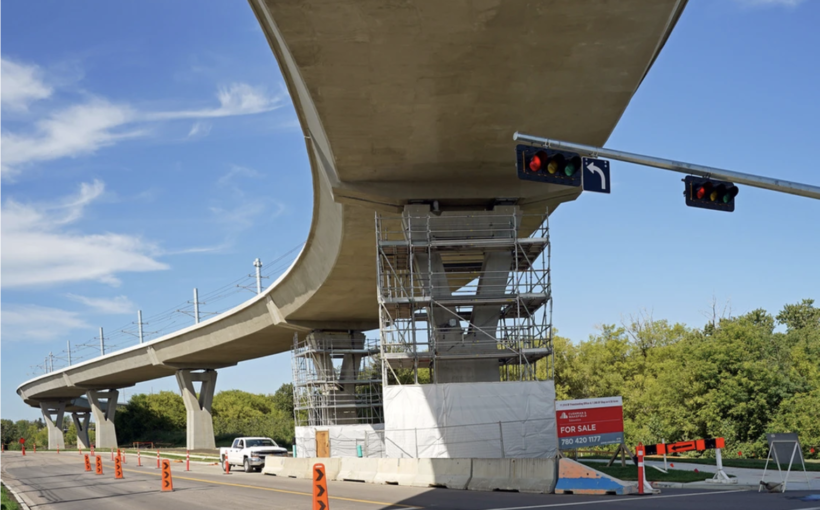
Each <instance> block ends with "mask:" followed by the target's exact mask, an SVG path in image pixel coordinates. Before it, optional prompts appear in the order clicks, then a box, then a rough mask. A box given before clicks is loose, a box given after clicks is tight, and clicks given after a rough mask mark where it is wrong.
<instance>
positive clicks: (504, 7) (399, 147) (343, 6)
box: [250, 0, 685, 207]
mask: <svg viewBox="0 0 820 510" xmlns="http://www.w3.org/2000/svg"><path fill="white" fill-rule="evenodd" d="M250 5H251V7H252V8H253V10H254V12H255V13H256V16H257V18H258V19H259V22H260V25H261V26H262V28H263V30H264V31H265V34H266V36H267V38H268V42H269V44H270V45H271V48H272V50H273V52H274V54H275V55H276V57H277V61H278V63H279V66H280V68H281V70H282V74H283V76H284V77H285V80H286V82H287V84H288V88H289V91H290V93H291V97H292V99H293V101H294V103H295V104H296V107H297V112H298V113H299V118H300V121H301V123H302V126H303V128H304V130H305V135H306V136H307V137H309V138H310V140H311V142H312V144H313V145H314V146H315V151H316V153H317V155H318V156H319V163H320V164H321V165H322V167H323V170H324V175H325V176H326V177H327V178H328V181H329V182H330V183H331V185H332V187H333V193H334V197H335V199H336V200H337V201H342V202H351V203H355V202H357V201H358V203H360V204H361V202H362V201H372V202H373V203H372V204H371V207H379V206H380V205H394V206H395V205H401V204H404V203H406V202H407V200H409V199H439V200H442V199H445V200H458V201H468V202H469V201H473V202H475V201H477V202H478V203H481V201H483V200H486V199H492V198H496V197H512V198H516V199H519V198H523V199H525V201H534V200H539V199H543V198H546V197H550V196H552V195H554V194H556V193H559V194H560V193H564V194H565V196H564V197H563V200H562V201H566V200H572V199H573V198H575V196H577V194H578V193H577V190H573V191H575V193H574V195H573V194H566V191H567V190H566V189H563V190H562V189H561V187H560V186H546V185H540V186H533V185H531V184H530V183H524V182H520V181H518V180H517V179H515V177H514V172H513V171H511V168H512V155H511V154H512V152H511V151H512V142H511V136H512V133H513V132H515V131H525V132H533V133H543V134H544V135H543V136H549V137H552V138H556V139H562V140H573V141H581V140H585V141H586V142H584V143H589V144H591V145H601V144H603V143H604V142H605V141H606V139H607V138H608V136H609V134H610V133H611V132H612V130H613V129H614V127H615V124H616V123H617V121H618V119H619V118H620V116H621V115H622V114H623V112H624V110H625V109H626V106H627V105H628V103H629V101H630V99H631V98H632V96H633V94H634V93H635V91H636V90H637V88H638V86H639V84H640V83H641V81H642V80H643V77H644V76H645V75H646V72H647V71H648V69H649V67H650V65H651V63H652V62H653V61H654V59H655V57H656V56H657V54H658V52H659V51H660V49H661V47H662V46H663V44H664V42H665V41H666V38H667V37H668V34H669V33H670V32H671V29H672V27H673V26H674V24H675V22H676V21H677V19H678V17H679V16H680V14H681V12H682V10H683V7H684V5H685V1H683V0H655V1H653V2H646V1H645V0H619V1H618V2H611V1H606V0H574V1H572V2H568V1H563V0H553V1H548V0H545V1H540V2H531V1H526V0H505V1H503V2H502V1H492V0H490V1H473V0H449V1H447V2H441V1H439V0H407V1H403V2H391V3H385V2H383V1H382V0H357V1H339V0H335V1H330V2H329V1H326V0H301V1H296V2H294V1H292V0H250ZM547 133H548V134H549V135H547Z"/></svg>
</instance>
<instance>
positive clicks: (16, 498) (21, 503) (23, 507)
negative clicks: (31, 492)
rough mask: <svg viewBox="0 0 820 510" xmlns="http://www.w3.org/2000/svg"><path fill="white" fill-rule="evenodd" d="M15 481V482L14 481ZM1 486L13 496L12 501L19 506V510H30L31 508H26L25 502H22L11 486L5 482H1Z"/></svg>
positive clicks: (21, 498)
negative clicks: (15, 501)
mask: <svg viewBox="0 0 820 510" xmlns="http://www.w3.org/2000/svg"><path fill="white" fill-rule="evenodd" d="M15 481H17V480H16V479H15ZM3 485H5V486H6V489H8V491H9V492H10V493H11V495H12V496H14V499H15V500H17V502H18V503H19V504H20V508H22V509H23V510H31V507H30V506H28V505H27V504H26V502H25V501H23V497H22V496H21V495H20V494H18V493H17V490H16V489H14V488H13V487H12V486H11V485H9V484H8V481H7V480H3Z"/></svg>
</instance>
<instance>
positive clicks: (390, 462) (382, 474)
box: [373, 459, 403, 485]
mask: <svg viewBox="0 0 820 510" xmlns="http://www.w3.org/2000/svg"><path fill="white" fill-rule="evenodd" d="M400 460H403V459H376V463H377V464H376V465H377V467H376V476H374V477H373V483H387V484H394V485H396V484H398V483H399V480H398V479H399V461H400Z"/></svg>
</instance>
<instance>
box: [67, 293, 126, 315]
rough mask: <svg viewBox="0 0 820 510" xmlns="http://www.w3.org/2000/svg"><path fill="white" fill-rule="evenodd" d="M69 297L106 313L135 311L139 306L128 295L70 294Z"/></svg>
mask: <svg viewBox="0 0 820 510" xmlns="http://www.w3.org/2000/svg"><path fill="white" fill-rule="evenodd" d="M67 296H68V298H69V299H72V300H74V301H77V302H78V303H82V304H84V305H85V306H87V307H89V308H92V309H93V310H94V311H96V312H99V313H105V314H125V313H132V312H134V311H135V310H136V309H137V307H136V305H134V303H132V302H131V300H130V299H128V297H127V296H116V297H113V298H91V297H86V296H78V295H77V294H68V295H67Z"/></svg>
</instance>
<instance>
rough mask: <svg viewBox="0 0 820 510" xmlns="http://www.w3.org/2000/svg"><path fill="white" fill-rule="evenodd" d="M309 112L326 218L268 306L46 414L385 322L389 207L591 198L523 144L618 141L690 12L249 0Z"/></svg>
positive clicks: (666, 5)
mask: <svg viewBox="0 0 820 510" xmlns="http://www.w3.org/2000/svg"><path fill="white" fill-rule="evenodd" d="M250 5H251V8H252V9H253V11H254V13H255V15H256V17H257V19H258V20H259V23H260V25H261V27H262V30H263V31H264V33H265V35H266V37H267V39H268V41H269V43H270V46H271V49H272V50H273V53H274V55H275V56H276V60H277V61H278V63H279V66H280V68H281V70H282V74H283V76H284V78H285V81H286V83H287V86H288V89H289V91H290V95H291V98H292V100H293V102H294V104H295V106H296V111H297V113H298V116H299V119H300V122H301V125H302V128H303V131H304V134H305V143H306V149H307V151H308V154H309V156H310V163H311V172H312V175H313V196H314V204H313V220H312V224H311V229H310V233H309V236H308V239H307V242H306V244H305V246H304V248H303V250H302V252H301V253H300V254H299V256H298V257H297V259H296V261H295V262H294V263H293V265H292V266H291V267H290V268H289V270H288V271H287V272H286V273H285V274H284V275H283V276H282V277H280V278H279V279H278V280H277V281H276V282H275V283H274V284H273V285H271V286H270V287H269V288H268V289H267V290H266V291H265V292H264V293H263V294H261V295H259V296H256V297H255V298H253V299H251V300H249V301H247V302H245V303H243V304H241V305H239V306H237V307H236V308H234V309H232V310H230V311H228V312H225V313H223V314H221V315H219V316H216V317H214V318H212V319H210V320H207V321H204V322H202V323H200V324H197V325H195V326H191V327H189V328H185V329H183V330H180V331H177V332H174V333H172V334H169V335H166V336H163V337H161V338H159V339H156V340H153V341H151V342H147V343H145V344H141V345H136V346H133V347H130V348H127V349H123V350H120V351H117V352H113V353H111V354H107V355H105V356H101V357H99V358H95V359H92V360H89V361H87V362H84V363H81V364H77V365H74V366H71V367H68V368H65V369H62V370H57V371H54V372H52V373H49V374H46V375H43V376H40V377H37V378H34V379H32V380H30V381H26V382H24V383H23V384H21V385H20V387H19V388H18V390H17V392H18V394H19V395H20V396H21V397H22V398H23V399H24V400H25V402H26V403H28V404H30V405H32V406H39V405H40V403H41V402H46V401H55V400H65V399H73V398H75V397H79V396H81V395H84V394H86V392H87V391H88V390H97V389H106V388H122V387H127V386H131V385H134V384H136V383H139V382H144V381H148V380H152V379H157V378H161V377H167V376H170V375H174V374H175V373H176V372H177V371H178V370H179V369H217V368H221V367H226V366H231V365H234V364H237V363H239V362H241V361H244V360H249V359H253V358H258V357H262V356H268V355H271V354H277V353H280V352H284V351H287V350H289V349H290V348H291V345H292V338H293V334H294V332H303V333H305V332H309V331H311V330H314V329H324V330H359V331H361V330H367V329H373V328H375V327H377V325H378V309H377V301H376V270H375V254H376V250H375V235H374V212H375V211H400V210H401V208H402V206H403V205H404V204H406V203H408V201H411V200H434V199H435V200H438V201H439V202H440V203H441V205H442V207H450V208H473V209H475V208H484V207H487V206H489V205H491V204H492V203H493V202H494V201H495V200H496V199H499V198H500V199H507V200H513V201H516V202H517V203H518V204H519V205H520V206H521V207H522V208H524V209H525V210H527V209H529V210H538V211H539V212H541V211H543V210H544V209H545V208H546V207H549V210H550V211H552V210H554V209H555V208H556V207H557V206H558V205H559V204H561V203H563V202H566V201H570V200H574V199H575V198H577V196H578V195H579V193H580V191H579V190H578V189H575V188H572V189H566V188H565V187H564V189H561V188H562V187H561V186H554V185H546V184H544V185H533V184H531V183H528V182H524V181H519V180H517V179H516V178H515V170H514V166H513V161H512V159H513V154H514V152H513V143H512V142H511V136H512V133H513V132H514V131H516V130H521V131H525V132H531V133H539V134H542V135H544V136H548V137H552V138H558V139H565V140H572V141H576V142H580V143H586V144H591V145H602V144H603V143H604V142H605V141H606V139H607V137H608V136H609V135H610V133H611V132H612V130H613V129H614V127H615V125H616V124H617V122H618V119H619V118H620V116H621V115H622V114H623V112H624V110H625V109H626V107H627V105H628V104H629V101H630V99H631V98H632V96H633V95H634V93H635V92H636V90H637V88H638V86H639V85H640V83H641V81H642V80H643V78H644V76H645V75H646V73H647V72H648V71H649V68H650V67H651V65H652V63H653V62H654V61H655V59H656V58H657V56H658V54H659V52H660V50H661V48H662V47H663V45H664V43H665V42H666V40H667V38H668V37H669V35H670V33H671V31H672V29H673V27H674V25H675V23H676V21H677V19H678V17H679V16H680V15H681V13H682V11H683V8H684V6H685V0H653V1H652V2H647V1H645V0H619V1H618V2H611V1H606V0H575V1H572V2H565V1H557V0H555V1H543V2H532V1H524V0H506V1H493V0H487V1H478V0H475V1H472V0H453V1H448V2H440V1H437V0H407V1H402V2H387V3H385V2H384V1H382V0H361V1H356V2H343V1H328V0H302V1H299V2H292V1H289V0H250Z"/></svg>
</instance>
